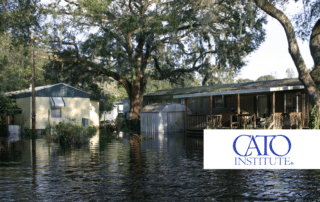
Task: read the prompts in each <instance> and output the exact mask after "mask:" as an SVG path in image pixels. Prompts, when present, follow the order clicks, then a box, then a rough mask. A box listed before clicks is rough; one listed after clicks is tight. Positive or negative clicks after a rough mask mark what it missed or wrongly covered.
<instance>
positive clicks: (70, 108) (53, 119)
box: [5, 83, 99, 131]
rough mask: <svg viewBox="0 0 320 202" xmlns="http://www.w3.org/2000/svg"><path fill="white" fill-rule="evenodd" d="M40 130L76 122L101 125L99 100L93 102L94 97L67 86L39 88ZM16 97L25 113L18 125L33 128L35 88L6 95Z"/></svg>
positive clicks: (37, 106)
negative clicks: (73, 120) (69, 121)
mask: <svg viewBox="0 0 320 202" xmlns="http://www.w3.org/2000/svg"><path fill="white" fill-rule="evenodd" d="M35 94H36V129H37V130H40V131H42V130H44V129H45V128H46V125H47V124H49V123H50V124H58V123H59V122H62V121H68V120H69V119H75V120H76V122H77V123H78V124H82V125H84V126H96V127H98V126H99V101H98V100H93V99H90V94H89V93H87V92H85V91H82V90H79V89H76V88H74V87H72V86H70V85H67V84H64V83H58V84H53V85H47V86H40V87H36V88H35ZM5 95H6V96H8V97H11V98H14V99H15V101H16V104H17V106H18V107H20V108H21V109H22V114H20V115H16V116H15V117H14V124H16V125H22V126H23V127H24V128H25V129H31V128H32V92H31V88H29V89H25V90H20V91H13V92H7V93H5Z"/></svg>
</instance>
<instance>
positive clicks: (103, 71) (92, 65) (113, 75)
mask: <svg viewBox="0 0 320 202" xmlns="http://www.w3.org/2000/svg"><path fill="white" fill-rule="evenodd" d="M35 57H36V58H42V59H48V60H51V61H55V62H61V63H63V62H67V63H70V64H76V65H83V66H87V67H90V68H92V69H91V70H89V71H90V72H95V73H98V74H103V75H106V76H108V77H111V78H113V79H114V80H116V81H118V82H119V83H121V84H122V85H123V87H124V88H125V89H126V90H127V92H128V94H129V93H131V91H132V84H131V83H130V82H129V81H128V80H127V79H126V78H125V77H124V76H120V75H119V74H118V73H116V72H113V71H110V70H107V69H104V68H101V67H99V66H98V65H97V64H95V63H94V62H90V61H87V60H81V59H77V58H57V57H52V56H41V55H35ZM72 68H74V66H70V67H69V68H67V69H65V70H64V71H68V70H70V69H72Z"/></svg>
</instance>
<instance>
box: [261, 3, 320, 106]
mask: <svg viewBox="0 0 320 202" xmlns="http://www.w3.org/2000/svg"><path fill="white" fill-rule="evenodd" d="M255 3H256V5H257V6H258V7H259V8H261V9H262V10H263V11H265V12H266V13H267V14H268V15H270V16H272V17H273V18H275V19H277V20H278V21H279V22H280V23H281V25H282V27H283V28H284V30H285V32H286V35H287V39H288V45H289V53H290V55H291V58H292V60H293V62H294V64H295V66H296V68H297V70H298V73H299V80H300V81H301V82H302V83H303V84H304V86H305V88H306V89H307V92H308V94H309V96H310V97H311V101H312V104H313V105H314V104H318V105H319V106H320V102H319V101H320V100H319V92H318V90H317V86H316V84H315V83H314V81H313V80H312V78H311V75H310V73H309V71H308V69H307V67H306V64H305V62H304V60H303V58H302V56H301V54H300V50H299V47H298V43H297V40H296V37H295V33H294V30H293V27H292V24H291V22H290V21H289V19H288V18H287V16H286V15H285V14H284V13H283V12H282V11H280V10H278V9H277V8H276V7H274V6H273V5H272V4H271V3H269V2H268V1H267V0H255Z"/></svg>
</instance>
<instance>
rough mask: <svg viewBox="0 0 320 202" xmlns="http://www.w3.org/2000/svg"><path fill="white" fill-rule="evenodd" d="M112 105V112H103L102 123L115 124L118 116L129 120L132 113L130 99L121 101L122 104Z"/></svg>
mask: <svg viewBox="0 0 320 202" xmlns="http://www.w3.org/2000/svg"><path fill="white" fill-rule="evenodd" d="M112 105H113V109H112V110H110V111H104V112H102V116H101V119H100V121H102V122H114V121H115V120H116V118H117V117H118V116H121V117H124V118H126V119H129V111H130V100H129V99H125V100H121V101H120V102H115V103H113V104H112Z"/></svg>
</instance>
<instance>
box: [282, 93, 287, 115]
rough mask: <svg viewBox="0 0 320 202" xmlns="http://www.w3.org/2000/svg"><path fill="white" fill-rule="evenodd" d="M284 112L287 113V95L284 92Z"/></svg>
mask: <svg viewBox="0 0 320 202" xmlns="http://www.w3.org/2000/svg"><path fill="white" fill-rule="evenodd" d="M283 96H284V113H287V95H286V94H284V95H283Z"/></svg>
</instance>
